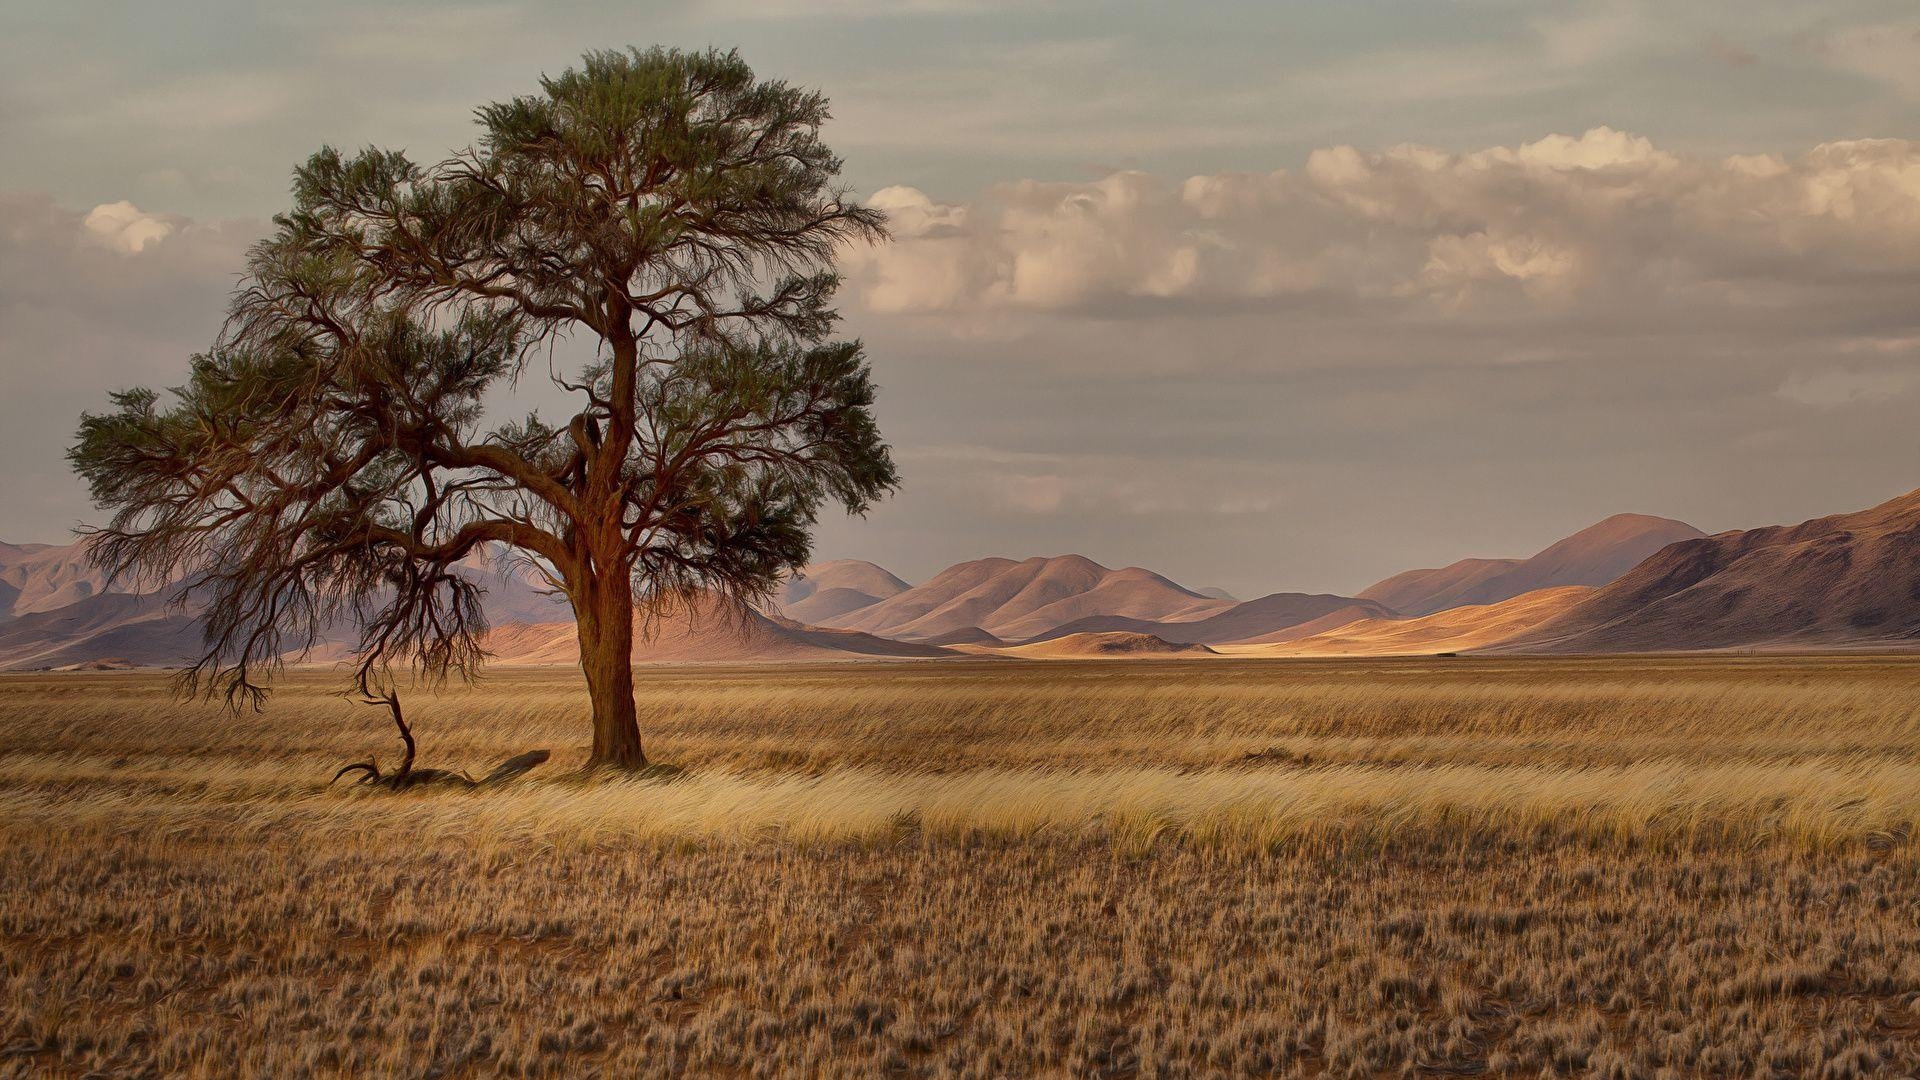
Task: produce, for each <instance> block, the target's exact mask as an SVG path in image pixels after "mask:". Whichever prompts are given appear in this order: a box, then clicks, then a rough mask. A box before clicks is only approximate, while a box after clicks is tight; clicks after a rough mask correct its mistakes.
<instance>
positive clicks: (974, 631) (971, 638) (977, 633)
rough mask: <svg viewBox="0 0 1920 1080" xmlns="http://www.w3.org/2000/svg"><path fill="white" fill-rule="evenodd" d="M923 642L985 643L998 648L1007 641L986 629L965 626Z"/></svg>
mask: <svg viewBox="0 0 1920 1080" xmlns="http://www.w3.org/2000/svg"><path fill="white" fill-rule="evenodd" d="M921 644H923V645H985V646H988V647H989V648H996V649H997V648H999V647H1000V646H1002V645H1005V644H1006V642H1004V641H1002V640H1000V639H999V638H997V637H994V636H993V635H992V634H989V633H987V632H986V631H985V630H982V629H980V628H979V627H977V626H963V627H961V628H960V629H958V630H953V631H950V632H948V633H945V634H941V635H940V636H939V637H935V638H928V639H927V640H926V641H924V642H921Z"/></svg>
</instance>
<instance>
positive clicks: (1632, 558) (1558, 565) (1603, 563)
mask: <svg viewBox="0 0 1920 1080" xmlns="http://www.w3.org/2000/svg"><path fill="white" fill-rule="evenodd" d="M1705 535H1706V533H1703V532H1701V531H1700V530H1699V529H1696V528H1694V527H1693V526H1691V525H1689V524H1687V523H1686V522H1684V521H1675V520H1673V519H1672V518H1662V517H1650V516H1648V515H1646V514H1615V515H1614V516H1612V517H1610V518H1607V519H1606V520H1604V521H1601V522H1598V523H1597V524H1594V525H1590V526H1588V527H1587V528H1584V529H1582V530H1580V531H1579V532H1577V533H1574V534H1573V535H1572V536H1569V537H1567V538H1566V539H1564V540H1561V541H1559V542H1558V543H1555V544H1553V545H1551V546H1550V547H1547V548H1546V549H1544V550H1542V551H1541V552H1540V553H1539V554H1536V555H1534V556H1533V557H1531V558H1527V559H1461V560H1460V561H1459V562H1456V563H1452V564H1449V565H1447V566H1443V567H1440V568H1439V569H1436V570H1408V571H1406V572H1405V573H1401V574H1395V575H1394V576H1392V577H1390V578H1387V579H1385V580H1384V581H1379V582H1375V583H1374V584H1372V585H1370V586H1368V587H1367V588H1365V589H1362V590H1361V591H1360V598H1361V599H1363V600H1376V601H1378V602H1380V603H1382V604H1385V605H1386V606H1387V607H1390V608H1392V609H1393V610H1395V611H1398V612H1400V613H1401V614H1403V615H1431V614H1433V613H1434V612H1436V611H1444V610H1446V609H1447V608H1453V607H1464V606H1468V605H1476V606H1484V605H1487V604H1497V603H1499V602H1500V601H1502V600H1510V599H1512V598H1514V597H1516V596H1520V595H1523V594H1525V593H1530V592H1535V591H1538V590H1540V589H1552V588H1558V587H1560V586H1563V585H1594V586H1598V585H1605V584H1608V583H1609V582H1611V581H1613V580H1614V579H1615V578H1618V577H1619V576H1620V575H1622V574H1624V573H1626V572H1627V571H1629V570H1631V569H1633V568H1634V567H1635V566H1638V565H1639V564H1640V563H1641V562H1642V561H1643V560H1645V559H1646V558H1647V556H1649V555H1652V554H1653V553H1654V552H1656V551H1659V550H1660V549H1661V548H1663V547H1666V546H1667V545H1668V544H1673V543H1677V542H1679V541H1682V540H1697V539H1699V538H1700V537H1703V536H1705Z"/></svg>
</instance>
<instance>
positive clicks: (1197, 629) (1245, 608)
mask: <svg viewBox="0 0 1920 1080" xmlns="http://www.w3.org/2000/svg"><path fill="white" fill-rule="evenodd" d="M1394 615H1395V613H1394V612H1393V611H1391V610H1389V609H1388V608H1386V607H1385V606H1383V605H1381V604H1378V603H1375V602H1373V601H1371V600H1357V599H1355V598H1353V597H1351V596H1331V595H1328V594H1325V593H1272V594H1270V595H1267V596H1262V597H1260V598H1259V599H1257V600H1248V601H1246V602H1245V603H1242V604H1234V605H1231V606H1229V607H1228V608H1227V609H1226V610H1224V611H1219V612H1216V613H1214V614H1212V615H1209V616H1207V617H1205V618H1201V619H1193V620H1189V621H1184V622H1158V621H1154V620H1150V619H1132V618H1127V617H1125V616H1119V615H1093V616H1088V617H1087V618H1084V619H1075V620H1074V621H1073V622H1070V623H1064V624H1062V625H1060V626H1057V627H1054V628H1053V629H1052V630H1049V631H1047V632H1046V633H1044V634H1040V635H1038V636H1036V637H1034V638H1032V639H1030V640H1031V641H1045V640H1047V639H1049V638H1056V637H1064V636H1066V635H1068V634H1084V633H1112V632H1121V633H1134V634H1150V635H1152V636H1154V637H1158V638H1163V639H1165V640H1167V641H1172V642H1176V643H1180V644H1201V645H1222V644H1226V643H1229V642H1248V641H1259V642H1267V641H1284V640H1287V639H1288V638H1289V637H1290V636H1304V635H1307V634H1312V633H1315V632H1317V631H1319V630H1322V629H1330V628H1331V627H1334V626H1341V625H1344V624H1346V623H1350V622H1353V621H1354V620H1355V619H1364V618H1379V619H1390V618H1393V617H1394Z"/></svg>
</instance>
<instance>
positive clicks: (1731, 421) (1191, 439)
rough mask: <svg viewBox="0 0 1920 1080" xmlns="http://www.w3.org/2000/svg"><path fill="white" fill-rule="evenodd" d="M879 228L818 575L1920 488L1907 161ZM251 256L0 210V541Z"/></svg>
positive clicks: (1357, 162) (198, 324) (1917, 166)
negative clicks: (867, 401)
mask: <svg viewBox="0 0 1920 1080" xmlns="http://www.w3.org/2000/svg"><path fill="white" fill-rule="evenodd" d="M871 201H872V202H873V203H874V204H875V205H877V206H880V207H882V208H884V209H886V210H887V211H888V212H889V214H890V215H891V218H892V225H893V231H894V235H895V238H896V239H895V240H894V241H893V242H892V243H890V244H887V245H884V246H881V247H877V248H860V249H856V250H854V251H851V252H849V255H848V262H847V272H848V283H847V292H846V294H845V297H844V299H845V301H846V303H845V304H844V310H845V314H846V316H847V322H846V326H845V329H846V331H847V332H849V333H851V334H855V335H859V336H861V337H863V338H865V339H866V341H867V343H868V347H869V352H870V353H871V355H872V356H873V358H874V364H875V370H876V375H877V378H878V381H879V383H880V385H881V388H882V392H881V398H880V403H879V408H880V416H881V421H882V425H883V428H884V430H885V431H886V432H887V434H888V436H889V437H890V438H891V440H892V441H893V442H894V443H895V445H896V448H897V450H898V456H899V460H900V462H901V466H902V470H903V472H904V474H905V478H906V485H905V487H904V488H903V490H902V491H901V492H900V494H899V495H898V497H897V498H895V499H893V500H890V501H888V502H886V503H884V504H882V505H881V506H880V507H879V508H878V509H877V510H876V511H875V512H874V513H873V515H872V516H871V517H870V518H868V519H864V520H859V521H842V520H839V519H833V520H829V521H827V522H825V523H824V524H823V530H822V534H821V541H820V552H821V554H822V555H824V556H827V557H838V556H850V557H865V558H872V559H874V560H876V561H878V562H881V563H882V564H884V565H887V566H889V567H890V568H892V569H894V570H896V571H897V572H900V573H902V574H905V575H907V576H909V577H919V576H924V575H926V574H929V573H931V572H933V571H935V570H937V569H939V568H940V567H942V566H944V565H946V564H947V563H950V562H955V561H959V560H961V559H966V558H975V557H979V556H982V555H986V554H1001V555H1008V556H1027V555H1034V554H1057V553H1060V552H1064V551H1081V552H1083V553H1085V554H1088V555H1091V556H1092V557H1094V558H1097V559H1099V560H1101V561H1102V562H1106V563H1108V564H1109V565H1126V564H1138V565H1146V566H1151V567H1154V568H1155V569H1159V570H1163V571H1165V572H1167V573H1170V574H1172V575H1174V576H1175V577H1176V578H1177V579H1180V580H1184V581H1188V582H1191V583H1194V584H1206V585H1223V586H1226V587H1228V588H1230V589H1232V590H1233V591H1235V592H1236V593H1239V594H1242V595H1249V596H1252V595H1259V594H1260V593H1262V592H1264V591H1271V590H1273V589H1278V588H1307V589H1316V590H1321V589H1324V590H1350V589H1356V588H1359V587H1360V586H1362V585H1364V584H1366V583H1367V582H1368V581H1370V580H1372V579H1374V578H1378V577H1381V576H1384V575H1386V574H1388V573H1391V572H1394V571H1397V570H1401V569H1405V568H1407V567H1408V566H1411V565H1416V564H1435V563H1440V562H1445V561H1450V560H1451V559H1453V558H1458V557H1461V556H1466V555H1476V554H1478V555H1502V554H1508V555H1524V554H1527V553H1529V552H1530V551H1532V550H1534V549H1536V548H1538V547H1540V546H1544V545H1545V544H1546V543H1548V542H1550V541H1552V540H1554V539H1557V538H1558V537H1559V536H1562V535H1565V534H1566V533H1569V532H1572V531H1574V530H1575V529H1577V528H1580V527H1581V526H1584V525H1586V524H1589V523H1590V522H1591V521H1592V520H1594V519H1597V518H1598V517H1601V516H1604V515H1606V514H1608V513H1612V512H1616V511H1639V512H1646V513H1657V514H1665V515H1669V516H1675V517H1680V518H1684V519H1687V520H1690V521H1692V522H1693V523H1695V524H1697V525H1700V526H1701V527H1703V528H1707V529H1710V530H1711V529H1719V528H1729V527H1735V526H1750V525H1756V524H1763V523H1768V522H1773V521H1793V520H1800V519H1802V518H1805V517H1810V516H1813V515H1815V514H1818V513H1823V512H1833V511H1839V510H1844V509H1850V508H1857V507H1859V506H1864V505H1868V504H1869V503H1871V502H1873V501H1876V500H1878V499H1881V498H1884V497H1886V496H1888V495H1891V494H1893V493H1895V492H1898V491H1901V490H1905V489H1907V488H1911V487H1913V486H1915V485H1916V484H1920V465H1916V462H1920V456H1917V455H1920V442H1916V438H1915V437H1914V436H1913V434H1912V429H1913V425H1912V416H1913V415H1914V413H1915V409H1916V407H1920V303H1916V299H1917V298H1920V143H1914V142H1906V141H1901V140H1848V141H1836V142H1828V143H1824V144H1821V145H1817V146H1814V147H1812V148H1810V149H1805V150H1802V151H1799V152H1795V153H1791V154H1785V155H1723V156H1717V157H1713V156H1702V155H1697V154H1688V153H1682V152H1679V151H1676V150H1672V149H1668V148H1665V147H1662V146H1660V145H1659V144H1657V143H1656V142H1654V141H1651V140H1648V139H1646V138H1642V137H1639V136H1637V135H1633V134H1629V133H1626V132H1622V131H1617V130H1614V129H1611V128H1604V127H1602V128H1595V129H1592V130H1589V131H1586V132H1585V133H1584V134H1580V135H1548V136H1544V137H1540V138H1536V139H1531V140H1527V141H1521V142H1516V143H1514V144H1512V145H1508V146H1493V147H1487V148H1484V149H1480V150H1474V151H1470V152H1447V151H1441V150H1436V149H1431V148H1425V147H1418V146H1394V147H1388V148H1385V149H1373V150H1366V149H1359V148H1355V147H1351V146H1330V147H1325V148H1322V149H1319V150H1315V151H1312V152H1310V153H1306V154H1303V155H1301V156H1300V159H1299V163H1298V165H1297V166H1296V167H1292V168H1287V169H1280V170H1274V171H1271V172H1217V173H1208V174H1203V175H1198V176H1192V177H1188V178H1186V179H1178V178H1163V177H1159V176H1155V175H1153V174H1150V173H1144V172H1139V171H1120V172H1113V173H1110V174H1108V175H1106V176H1105V177H1103V178H1101V179H1097V180H1090V181H1084V182H1056V181H1039V180H1023V181H1017V182H1012V183H1004V184H997V185H993V186H991V187H988V188H986V189H985V190H983V191H981V192H980V193H979V194H978V195H977V196H975V197H972V198H969V199H964V200H956V201H943V200H940V199H936V198H933V197H931V196H930V195H929V194H927V193H926V192H924V191H922V190H920V189H917V188H914V187H910V186H899V185H896V186H891V187H886V188H883V189H881V190H879V191H878V192H876V193H875V194H874V195H873V196H872V199H871ZM263 229H264V223H262V222H258V221H252V222H248V221H226V222H212V221H204V220H196V219H193V218H190V217H186V216H180V215H170V214H161V213H155V212H152V211H150V210H148V209H146V208H144V207H142V206H140V205H137V204H135V203H133V202H127V201H123V200H111V201H108V202H105V203H102V204H100V205H97V206H92V207H67V206H62V205H61V204H59V203H58V202H57V201H55V200H54V199H52V198H49V197H47V196H44V195H9V196H4V197H0V356H4V357H5V358H6V363H5V364H4V366H0V451H3V452H4V453H5V454H6V457H7V460H8V462H9V468H8V470H6V471H5V472H4V473H0V539H9V540H51V539H59V538H60V535H61V534H62V533H63V532H64V530H65V529H67V528H68V527H70V526H71V525H73V524H75V523H76V522H78V521H81V520H86V519H88V518H89V517H90V516H92V515H91V512H90V511H89V510H88V508H87V507H86V504H85V499H84V493H83V492H82V491H81V490H80V487H79V485H78V483H77V482H76V481H75V480H74V479H73V478H72V477H71V475H70V474H69V473H68V471H67V469H66V466H65V463H64V461H63V460H62V457H61V454H62V451H63V450H64V448H65V446H66V445H67V441H68V439H69V438H70V436H71V433H72V430H73V424H74V420H75V419H76V418H77V416H78V414H79V413H80V412H81V411H82V410H83V409H89V408H94V409H97V408H99V407H100V406H101V405H102V404H103V402H104V400H105V397H104V395H105V393H106V391H108V390H111V389H116V388H119V387H123V386H128V385H135V384H140V385H156V386H164V385H169V384H170V383H172V382H175V381H178V379H179V378H180V376H181V374H182V373H183V372H184V371H185V365H186V359H187V357H188V356H189V355H190V354H191V353H192V352H194V351H196V350H198V349H201V348H204V347H205V345H206V344H207V342H208V341H209V340H210V339H211V337H212V335H213V332H214V330H215V329H216V327H217V326H218V323H219V320H220V317H221V314H222V312H223V311H224V309H225V302H226V297H227V293H228V291H229V290H230V288H231V287H232V283H233V277H234V274H235V273H237V272H238V270H239V269H240V267H241V265H242V262H243V252H244V249H245V246H246V244H247V243H248V242H249V241H250V240H251V239H252V238H253V237H255V236H257V235H259V233H260V232H261V231H262V230H263ZM536 381H537V380H536Z"/></svg>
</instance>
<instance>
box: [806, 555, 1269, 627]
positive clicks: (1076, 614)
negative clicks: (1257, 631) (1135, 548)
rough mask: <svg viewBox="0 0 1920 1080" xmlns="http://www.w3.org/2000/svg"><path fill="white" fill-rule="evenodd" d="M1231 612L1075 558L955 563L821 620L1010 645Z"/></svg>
mask: <svg viewBox="0 0 1920 1080" xmlns="http://www.w3.org/2000/svg"><path fill="white" fill-rule="evenodd" d="M1232 606H1233V605H1232V602H1231V601H1227V600H1215V599H1211V598H1209V597H1205V596H1201V595H1200V594H1199V593H1196V592H1193V591H1191V590H1189V589H1186V588H1183V587H1182V586H1179V585H1176V584H1174V583H1173V582H1171V581H1169V580H1167V579H1166V578H1164V577H1161V576H1160V575H1159V574H1156V573H1153V572H1152V571H1149V570H1143V569H1141V568H1139V567H1127V568H1126V569H1123V570H1109V569H1108V568H1106V567H1104V566H1101V565H1100V564H1099V563H1097V562H1094V561H1093V560H1092V559H1089V558H1086V557H1085V556H1082V555H1058V556H1053V557H1050V558H1032V559H1026V560H1023V561H1019V562H1015V561H1014V560H1012V559H1002V558H989V559H976V560H974V561H972V562H964V563H959V564H957V565H954V566H950V567H948V568H947V569H945V570H942V571H941V572H940V573H938V574H936V575H934V577H933V578H932V579H930V580H928V581H927V582H925V583H923V584H921V585H918V586H915V587H914V588H911V589H908V590H906V591H904V592H901V593H899V594H897V595H895V596H891V597H888V598H887V599H884V600H882V601H880V602H879V603H877V604H873V605H871V606H869V607H864V608H861V609H859V610H857V611H853V612H851V613H849V614H846V615H841V616H834V617H831V618H827V619H823V620H821V621H822V622H823V624H824V625H827V626H836V627H840V628H843V629H848V630H862V631H865V632H867V633H870V634H879V635H882V636H885V637H892V638H899V639H901V640H904V641H932V640H937V639H940V638H943V637H945V636H946V635H949V634H953V633H956V632H958V631H962V630H966V629H969V628H978V629H981V630H985V631H986V632H987V633H989V634H992V635H993V636H995V637H998V638H1001V639H1003V640H1008V641H1018V640H1023V639H1026V638H1031V637H1034V636H1036V635H1039V634H1043V633H1045V632H1047V631H1049V630H1052V629H1053V628H1054V627H1057V626H1060V625H1062V624H1065V623H1068V622H1072V621H1073V620H1075V619H1081V618H1085V617H1087V616H1092V615H1111V616H1119V617H1125V618H1134V619H1144V620H1170V621H1171V620H1181V619H1193V618H1201V617H1204V616H1206V615H1210V614H1214V613H1216V612H1219V611H1223V610H1226V609H1227V608H1230V607H1232Z"/></svg>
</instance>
